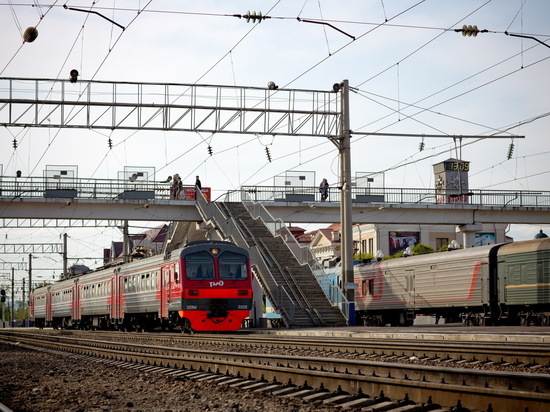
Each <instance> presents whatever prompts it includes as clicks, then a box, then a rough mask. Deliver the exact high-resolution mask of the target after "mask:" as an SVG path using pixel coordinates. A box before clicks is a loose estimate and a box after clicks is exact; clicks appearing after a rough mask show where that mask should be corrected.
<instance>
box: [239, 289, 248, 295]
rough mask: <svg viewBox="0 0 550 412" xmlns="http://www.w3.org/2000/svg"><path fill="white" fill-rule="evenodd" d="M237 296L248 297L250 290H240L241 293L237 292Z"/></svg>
mask: <svg viewBox="0 0 550 412" xmlns="http://www.w3.org/2000/svg"><path fill="white" fill-rule="evenodd" d="M237 296H248V290H246V289H239V291H238V292H237Z"/></svg>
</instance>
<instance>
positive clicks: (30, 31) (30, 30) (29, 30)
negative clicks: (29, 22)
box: [23, 27, 38, 43]
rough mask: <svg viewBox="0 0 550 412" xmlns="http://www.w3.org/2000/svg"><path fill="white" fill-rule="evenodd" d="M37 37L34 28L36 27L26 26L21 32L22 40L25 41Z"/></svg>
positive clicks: (30, 40)
mask: <svg viewBox="0 0 550 412" xmlns="http://www.w3.org/2000/svg"><path fill="white" fill-rule="evenodd" d="M37 37H38V30H36V27H27V29H26V30H25V31H24V33H23V40H25V42H26V43H32V42H33V41H35V40H36V38H37Z"/></svg>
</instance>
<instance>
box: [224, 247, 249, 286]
mask: <svg viewBox="0 0 550 412" xmlns="http://www.w3.org/2000/svg"><path fill="white" fill-rule="evenodd" d="M219 266H220V279H226V280H243V279H246V278H247V277H248V274H247V273H246V256H243V255H241V254H239V253H234V252H223V253H222V254H221V255H220V259H219Z"/></svg>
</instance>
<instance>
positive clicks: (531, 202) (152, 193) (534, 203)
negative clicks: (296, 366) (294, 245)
mask: <svg viewBox="0 0 550 412" xmlns="http://www.w3.org/2000/svg"><path fill="white" fill-rule="evenodd" d="M170 189H171V185H170V183H167V182H156V181H152V180H141V179H140V178H138V179H136V180H135V181H129V180H120V179H91V178H73V177H65V176H59V177H19V178H17V177H14V176H0V197H11V198H16V197H18V198H39V197H41V198H44V197H45V198H81V199H109V200H115V199H156V200H170V199H171V198H172V197H173V196H172V195H171V190H170ZM202 192H203V194H204V195H205V197H206V199H207V200H210V193H211V188H203V189H202ZM194 193H195V188H194V184H188V185H183V190H182V192H181V196H180V199H189V200H193V199H194ZM351 193H352V201H353V203H354V204H432V205H437V204H441V205H447V206H448V205H449V204H457V205H459V204H470V205H477V206H496V207H502V208H504V207H535V208H536V207H550V191H541V190H470V191H468V192H467V193H457V192H453V191H450V190H447V191H445V190H438V189H416V188H378V187H352V189H351ZM224 201H228V202H242V201H252V202H262V203H263V202H298V203H317V202H321V194H320V193H319V189H318V188H317V187H316V186H242V187H241V188H240V189H237V190H233V191H231V192H228V194H227V195H226V197H225V199H224ZM326 202H329V203H330V202H340V190H339V189H338V188H337V187H336V186H333V187H330V188H329V196H328V198H327V200H326ZM273 224H274V225H275V226H276V225H277V223H276V222H273ZM276 229H277V227H274V230H276Z"/></svg>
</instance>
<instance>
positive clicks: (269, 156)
mask: <svg viewBox="0 0 550 412" xmlns="http://www.w3.org/2000/svg"><path fill="white" fill-rule="evenodd" d="M265 155H266V156H267V160H268V161H269V163H271V153H269V147H267V146H266V147H265Z"/></svg>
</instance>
